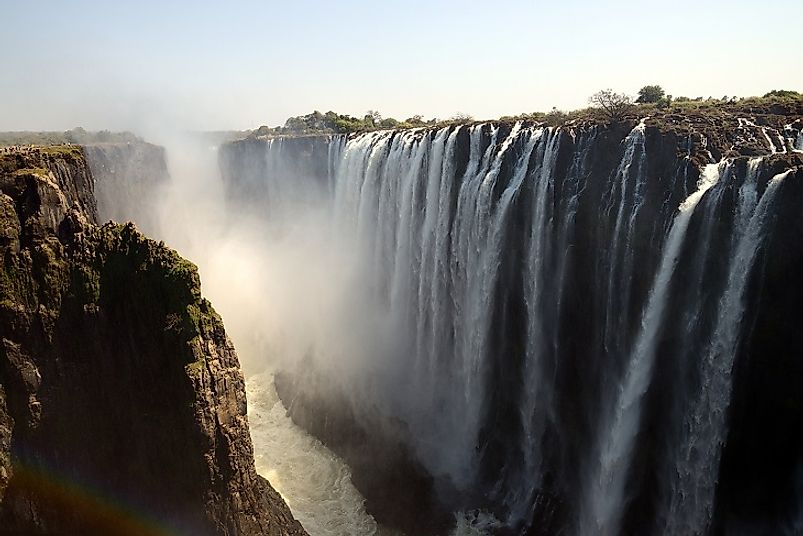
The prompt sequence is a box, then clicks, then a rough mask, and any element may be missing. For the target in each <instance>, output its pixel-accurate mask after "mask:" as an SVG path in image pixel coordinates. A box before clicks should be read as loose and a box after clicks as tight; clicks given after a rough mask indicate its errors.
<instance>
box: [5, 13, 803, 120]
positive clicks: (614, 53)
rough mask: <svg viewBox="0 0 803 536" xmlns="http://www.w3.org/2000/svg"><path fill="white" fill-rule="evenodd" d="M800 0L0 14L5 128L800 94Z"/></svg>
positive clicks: (486, 111) (401, 114)
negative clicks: (663, 95) (609, 95)
mask: <svg viewBox="0 0 803 536" xmlns="http://www.w3.org/2000/svg"><path fill="white" fill-rule="evenodd" d="M801 21H803V1H801V0H764V1H758V0H754V1H752V2H748V1H743V0H731V1H723V0H716V1H705V0H694V1H687V0H675V1H672V2H645V1H640V2H635V1H612V2H606V1H602V0H597V1H592V0H553V1H551V2H541V1H530V2H525V1H505V0H489V1H484V2H474V1H468V0H462V1H451V0H449V1H445V0H444V1H438V0H428V1H422V0H401V1H399V0H397V1H395V2H394V1H385V2H380V1H376V0H371V1H369V0H358V1H357V0H355V1H348V0H343V1H312V0H284V1H282V2H273V1H239V2H235V1H229V2H224V1H222V0H219V1H214V2H212V1H210V2H205V1H193V2H190V1H186V2H179V1H169V0H161V1H150V0H138V1H136V2H124V1H119V0H115V1H112V0H96V1H90V0H83V1H81V0H72V1H69V2H68V1H44V0H19V1H18V0H0V22H1V24H0V50H2V51H3V59H2V65H3V66H2V69H0V130H21V129H28V130H40V129H52V130H63V129H67V128H71V127H73V126H76V125H82V126H84V127H86V128H88V129H101V128H109V129H123V128H141V127H143V125H148V124H153V123H164V122H171V123H173V124H176V125H179V124H180V125H182V126H183V127H185V128H203V129H218V128H220V129H224V128H237V129H242V128H254V127H256V126H259V125H261V124H268V125H270V126H274V125H277V124H281V123H283V122H284V119H285V118H286V117H288V116H290V115H299V114H304V113H309V112H311V111H312V110H316V109H317V110H320V111H327V110H335V111H338V112H340V113H349V114H352V115H360V116H361V115H363V114H364V113H365V111H366V110H368V109H376V110H379V111H380V112H381V113H382V114H383V115H384V116H393V117H396V118H398V119H403V118H405V117H409V116H411V115H414V114H422V115H424V116H425V117H427V118H429V117H440V118H445V117H449V116H451V115H454V114H455V113H456V112H463V113H469V114H472V115H474V116H475V117H477V118H492V117H498V116H500V115H505V114H516V113H521V112H530V111H536V110H541V111H547V110H549V109H551V108H552V107H553V106H557V107H558V108H562V109H571V108H577V107H582V106H585V105H586V102H587V98H588V96H589V95H590V94H592V93H593V92H595V91H596V90H598V89H602V88H606V87H611V88H613V89H615V90H618V91H622V92H628V93H631V94H632V93H635V92H636V91H637V90H638V88H639V87H641V86H643V85H645V84H650V83H657V84H661V85H662V86H663V87H664V88H665V89H666V90H667V92H668V93H671V94H673V95H675V96H677V95H686V96H690V97H693V96H704V97H708V96H715V97H721V96H723V95H726V94H727V95H739V96H747V95H755V94H763V93H765V92H766V91H768V90H770V89H778V88H785V89H795V90H803V58H801V54H803V49H801V42H800V35H801Z"/></svg>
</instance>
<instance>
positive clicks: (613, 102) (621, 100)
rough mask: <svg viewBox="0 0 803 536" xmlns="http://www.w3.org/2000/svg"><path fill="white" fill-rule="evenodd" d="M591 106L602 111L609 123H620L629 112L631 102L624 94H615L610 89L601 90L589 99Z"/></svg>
mask: <svg viewBox="0 0 803 536" xmlns="http://www.w3.org/2000/svg"><path fill="white" fill-rule="evenodd" d="M588 102H589V103H590V104H591V105H592V106H596V107H598V108H600V109H602V111H603V113H604V114H605V115H606V116H607V117H608V119H610V120H611V121H620V120H622V119H623V118H624V116H625V114H626V113H627V112H628V110H630V107H631V105H632V103H633V101H632V100H631V99H630V97H629V96H628V95H625V94H624V93H615V92H614V91H613V90H612V89H603V90H602V91H598V92H596V93H594V94H593V95H591V97H589V99H588Z"/></svg>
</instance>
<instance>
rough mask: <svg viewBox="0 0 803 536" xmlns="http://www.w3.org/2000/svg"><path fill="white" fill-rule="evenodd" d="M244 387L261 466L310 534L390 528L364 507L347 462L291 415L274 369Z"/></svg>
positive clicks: (361, 534)
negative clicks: (381, 525) (275, 381)
mask: <svg viewBox="0 0 803 536" xmlns="http://www.w3.org/2000/svg"><path fill="white" fill-rule="evenodd" d="M246 391H247V395H248V421H249V426H250V429H251V439H252V441H253V443H254V461H255V462H256V469H257V472H258V473H259V474H260V475H262V476H263V477H265V478H266V479H268V481H269V482H270V483H271V485H272V486H273V487H274V489H275V490H276V491H278V492H279V493H280V494H281V496H282V498H283V499H284V500H285V502H286V503H287V505H288V506H289V507H290V510H291V511H292V512H293V515H294V516H295V517H296V519H298V520H299V521H300V522H301V524H302V525H303V526H304V529H306V531H307V532H309V533H310V535H311V536H373V535H376V534H390V533H389V532H387V531H385V532H381V531H380V530H379V528H378V527H377V524H376V521H374V519H373V517H371V516H370V515H369V514H368V513H367V512H366V511H365V506H364V504H363V503H364V499H363V498H362V497H361V496H360V493H359V492H358V491H357V489H356V488H355V487H354V485H353V484H352V483H351V472H350V471H349V468H348V466H347V465H346V464H345V462H343V460H341V459H340V458H338V457H337V456H335V455H334V454H333V453H332V452H331V451H330V450H329V449H327V448H326V447H325V446H324V445H323V444H322V443H321V442H320V441H318V440H317V439H315V438H313V437H311V436H310V435H309V434H307V433H306V432H305V431H304V430H302V429H301V428H299V427H298V426H296V425H295V424H294V423H293V421H292V420H291V419H290V417H288V416H287V412H286V410H285V408H284V406H283V405H282V403H281V401H280V400H279V396H278V395H277V394H276V390H275V389H274V387H273V376H272V375H270V374H269V373H262V374H255V375H252V376H250V377H249V378H248V380H247V382H246Z"/></svg>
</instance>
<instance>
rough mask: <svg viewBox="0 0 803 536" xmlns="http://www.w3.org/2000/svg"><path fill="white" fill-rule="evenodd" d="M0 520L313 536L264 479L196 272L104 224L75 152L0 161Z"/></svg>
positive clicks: (132, 233)
mask: <svg viewBox="0 0 803 536" xmlns="http://www.w3.org/2000/svg"><path fill="white" fill-rule="evenodd" d="M0 192H2V193H0V278H2V280H1V281H2V285H0V340H1V341H2V344H1V345H0V522H1V523H2V525H3V529H4V530H5V531H11V532H17V533H25V534H29V533H42V534H50V533H59V534H186V535H195V534H220V535H223V534H225V535H235V534H245V535H252V534H253V535H256V534H269V535H303V534H305V532H304V531H303V529H302V528H301V526H300V525H299V524H298V522H296V521H295V520H294V519H293V517H292V515H291V513H290V511H289V510H288V508H287V506H286V505H285V504H284V502H283V500H282V499H281V497H280V496H279V495H278V494H277V493H276V492H275V491H274V490H273V489H272V488H271V487H270V485H269V484H268V483H267V481H265V480H264V479H262V478H261V477H259V476H257V474H256V472H255V470H254V465H253V455H252V445H251V440H250V437H249V434H248V423H247V419H246V400H245V392H244V384H243V378H242V375H241V372H240V370H239V364H238V361H237V356H236V354H235V351H234V348H233V347H232V344H231V342H230V341H229V339H228V338H227V336H226V333H225V331H224V329H223V325H222V322H221V319H220V317H219V316H218V315H217V314H216V313H215V312H214V310H213V309H212V306H211V305H210V304H209V302H207V301H206V300H204V299H203V298H202V297H201V294H200V284H199V279H198V273H197V270H196V268H195V266H194V265H192V264H191V263H189V262H187V261H185V260H184V259H182V258H180V257H179V256H178V255H177V254H176V253H175V252H174V251H172V250H170V249H169V248H167V247H165V246H164V245H163V244H161V243H156V242H154V241H152V240H149V239H147V238H146V237H144V236H143V235H142V234H140V233H139V232H138V231H137V230H136V229H135V228H134V227H133V225H131V224H128V225H117V224H107V225H104V226H103V227H97V225H96V219H97V211H96V204H95V199H94V195H93V181H92V177H91V174H90V172H89V169H88V167H87V165H86V162H85V159H84V155H83V152H82V150H81V149H80V148H77V147H72V146H70V147H55V148H45V149H28V150H11V151H9V150H6V151H4V152H3V153H0Z"/></svg>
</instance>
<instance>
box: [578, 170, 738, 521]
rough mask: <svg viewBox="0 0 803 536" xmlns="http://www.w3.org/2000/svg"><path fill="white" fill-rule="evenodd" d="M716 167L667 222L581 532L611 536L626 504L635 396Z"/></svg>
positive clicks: (637, 411)
mask: <svg viewBox="0 0 803 536" xmlns="http://www.w3.org/2000/svg"><path fill="white" fill-rule="evenodd" d="M721 171H722V170H721V165H717V164H709V165H708V166H706V167H705V169H704V170H703V173H702V174H701V177H700V181H699V183H698V184H697V190H696V191H695V192H694V193H692V194H691V195H690V196H689V197H688V198H686V200H685V201H683V203H681V205H680V207H679V212H678V214H677V215H676V216H675V219H674V221H673V222H672V228H671V229H670V231H669V236H668V238H667V241H666V244H665V245H664V250H663V254H662V257H661V263H660V266H659V268H658V272H657V275H656V278H655V282H654V283H653V286H652V290H651V291H650V296H649V298H648V301H647V306H646V308H645V311H644V314H643V316H642V320H641V330H640V331H639V335H638V337H637V339H636V343H635V345H634V349H633V351H632V354H631V358H630V362H629V364H628V366H627V369H626V372H625V377H624V379H623V381H622V383H621V385H620V387H619V392H618V396H617V401H616V404H615V406H614V409H613V415H611V416H610V417H609V418H608V419H607V420H603V427H602V428H601V430H602V440H601V441H600V447H599V451H598V454H597V456H598V459H597V464H596V465H597V466H596V469H595V470H594V476H593V478H592V480H591V485H590V486H589V489H588V497H587V499H586V505H585V507H584V509H583V511H582V518H581V526H580V529H581V530H580V533H581V534H602V535H615V534H618V532H619V524H620V522H621V516H622V514H623V510H624V505H625V503H626V497H625V483H626V481H627V472H628V468H629V464H630V459H631V456H632V452H633V446H634V444H635V441H636V436H637V434H638V430H639V423H640V420H641V411H642V403H641V401H642V400H641V399H642V397H643V396H644V394H645V393H646V391H647V388H648V387H649V383H650V380H651V379H652V369H653V364H654V361H655V351H656V347H657V344H658V340H659V333H660V330H661V327H662V325H663V318H664V311H665V308H666V304H667V296H668V292H669V288H670V282H671V280H672V274H673V273H674V271H675V267H676V265H677V261H678V256H679V254H680V249H681V247H682V246H683V241H684V238H685V237H686V230H687V229H688V226H689V222H690V220H691V216H692V214H693V213H694V209H695V208H696V207H697V205H698V203H699V202H700V200H701V199H702V197H703V194H705V192H707V191H708V190H709V189H710V188H711V187H712V186H713V185H714V184H716V182H717V181H718V180H719V177H720V174H721Z"/></svg>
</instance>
